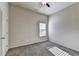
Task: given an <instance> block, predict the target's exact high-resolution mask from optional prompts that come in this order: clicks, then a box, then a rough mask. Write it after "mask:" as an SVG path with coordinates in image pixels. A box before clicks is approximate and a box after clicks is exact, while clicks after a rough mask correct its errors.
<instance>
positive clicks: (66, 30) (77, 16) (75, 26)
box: [49, 3, 79, 51]
mask: <svg viewBox="0 0 79 59" xmlns="http://www.w3.org/2000/svg"><path fill="white" fill-rule="evenodd" d="M49 39H50V41H52V42H55V43H58V44H60V45H63V46H65V47H68V48H71V49H74V50H77V51H79V3H77V4H74V5H72V6H70V7H68V8H65V9H64V10H62V11H60V12H57V13H55V14H53V15H51V16H50V17H49Z"/></svg>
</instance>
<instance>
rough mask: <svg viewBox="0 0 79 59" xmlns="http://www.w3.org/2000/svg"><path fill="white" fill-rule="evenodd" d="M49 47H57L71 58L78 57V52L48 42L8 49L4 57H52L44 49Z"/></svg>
mask: <svg viewBox="0 0 79 59" xmlns="http://www.w3.org/2000/svg"><path fill="white" fill-rule="evenodd" d="M51 46H57V47H59V48H60V49H62V50H64V51H66V52H68V53H69V54H70V55H72V56H79V52H77V51H74V50H71V49H69V48H65V47H63V46H61V45H58V44H56V43H52V42H49V41H45V42H41V43H37V44H32V45H28V46H22V47H17V48H13V49H9V51H8V52H7V54H6V56H54V55H53V54H52V53H51V52H49V51H48V50H47V49H46V48H47V47H51Z"/></svg>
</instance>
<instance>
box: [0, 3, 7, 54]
mask: <svg viewBox="0 0 79 59" xmlns="http://www.w3.org/2000/svg"><path fill="white" fill-rule="evenodd" d="M0 9H1V11H2V37H5V39H2V55H5V54H6V52H7V50H8V3H7V2H0Z"/></svg>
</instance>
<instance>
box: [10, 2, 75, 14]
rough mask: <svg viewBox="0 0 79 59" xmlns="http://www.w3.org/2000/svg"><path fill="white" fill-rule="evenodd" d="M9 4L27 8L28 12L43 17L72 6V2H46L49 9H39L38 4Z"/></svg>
mask: <svg viewBox="0 0 79 59" xmlns="http://www.w3.org/2000/svg"><path fill="white" fill-rule="evenodd" d="M10 3H11V4H15V5H18V6H20V7H24V8H28V9H30V10H33V11H35V12H39V13H42V14H45V15H51V14H53V13H55V12H58V11H60V10H62V9H64V8H66V7H68V6H70V5H72V4H74V2H48V3H49V4H50V6H51V7H46V6H44V7H42V8H40V7H39V2H10Z"/></svg>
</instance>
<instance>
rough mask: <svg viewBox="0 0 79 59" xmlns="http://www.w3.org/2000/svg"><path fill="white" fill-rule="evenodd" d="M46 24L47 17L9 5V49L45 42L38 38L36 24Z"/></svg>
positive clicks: (43, 39)
mask: <svg viewBox="0 0 79 59" xmlns="http://www.w3.org/2000/svg"><path fill="white" fill-rule="evenodd" d="M39 21H44V22H46V23H47V16H44V15H41V14H38V13H35V12H32V11H29V10H27V9H24V8H21V7H18V6H14V5H11V4H10V5H9V47H10V48H13V47H18V46H23V45H28V44H33V43H37V42H42V41H46V40H47V38H46V37H43V38H40V37H39V36H38V22H39Z"/></svg>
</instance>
